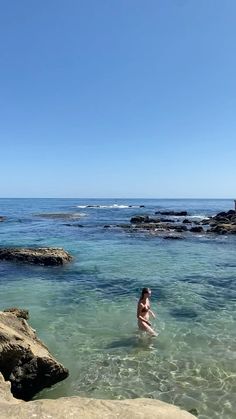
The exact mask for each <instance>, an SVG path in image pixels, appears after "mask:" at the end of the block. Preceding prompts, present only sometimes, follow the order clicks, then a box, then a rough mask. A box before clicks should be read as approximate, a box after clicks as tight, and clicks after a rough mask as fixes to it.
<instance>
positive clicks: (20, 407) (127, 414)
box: [0, 374, 195, 419]
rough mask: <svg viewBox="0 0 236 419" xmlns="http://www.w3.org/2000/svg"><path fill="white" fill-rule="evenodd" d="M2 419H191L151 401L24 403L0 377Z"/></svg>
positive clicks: (67, 399)
mask: <svg viewBox="0 0 236 419" xmlns="http://www.w3.org/2000/svg"><path fill="white" fill-rule="evenodd" d="M0 414H1V419H16V418H17V419H29V418H34V419H44V418H45V419H46V418H51V419H78V418H79V419H117V418H120V419H194V418H195V416H193V415H192V414H191V413H188V412H186V411H184V410H181V409H180V408H179V407H176V406H173V405H171V404H167V403H164V402H161V401H159V400H151V399H134V400H95V399H87V398H81V397H61V398H59V399H56V400H35V401H31V402H28V403H25V402H23V401H20V400H16V399H14V398H13V397H12V395H11V393H10V388H9V383H7V382H5V381H4V379H3V377H2V375H1V374H0Z"/></svg>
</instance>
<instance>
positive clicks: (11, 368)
mask: <svg viewBox="0 0 236 419" xmlns="http://www.w3.org/2000/svg"><path fill="white" fill-rule="evenodd" d="M14 310H15V311H16V310H18V309H15V308H14ZM24 312H25V310H23V311H22V310H18V314H20V313H21V314H22V313H24ZM0 372H1V373H2V374H3V376H4V378H5V380H9V381H10V382H11V391H12V394H13V395H14V396H15V397H17V398H20V399H23V400H30V399H31V398H32V397H33V396H34V395H35V394H36V393H37V392H39V391H41V390H42V389H43V388H45V387H50V386H52V385H53V384H55V383H57V382H58V381H61V380H64V379H65V378H66V377H67V376H68V374H69V372H68V370H67V369H66V368H64V367H63V365H61V364H59V363H58V362H57V361H56V360H55V359H54V358H53V356H52V355H51V354H50V353H49V351H48V349H47V347H46V346H45V345H44V344H43V343H42V342H41V341H40V340H39V339H38V338H37V336H36V334H35V331H34V330H33V329H32V328H31V327H30V326H29V325H28V323H27V322H26V320H25V319H24V318H22V316H21V317H19V315H18V316H17V314H14V312H0ZM17 416H18V415H17ZM1 417H2V416H1Z"/></svg>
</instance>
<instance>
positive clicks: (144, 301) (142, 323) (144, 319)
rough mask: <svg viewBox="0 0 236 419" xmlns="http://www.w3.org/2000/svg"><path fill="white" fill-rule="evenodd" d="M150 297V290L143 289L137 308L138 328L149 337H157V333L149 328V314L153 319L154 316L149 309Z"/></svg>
mask: <svg viewBox="0 0 236 419" xmlns="http://www.w3.org/2000/svg"><path fill="white" fill-rule="evenodd" d="M150 297H151V290H150V288H143V289H142V292H141V296H140V298H139V302H138V307H137V318H138V327H139V329H140V330H143V331H145V332H148V333H149V334H150V335H151V336H157V333H156V332H154V330H153V329H152V327H151V323H150V322H149V314H151V316H152V317H153V318H154V319H155V317H156V316H155V314H154V313H153V311H152V310H151V308H150V301H149V298H150Z"/></svg>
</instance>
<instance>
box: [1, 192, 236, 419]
mask: <svg viewBox="0 0 236 419" xmlns="http://www.w3.org/2000/svg"><path fill="white" fill-rule="evenodd" d="M87 205H100V207H89V208H88V207H86V206H87ZM130 205H131V206H132V207H129V206H130ZM140 205H145V208H139V206H140ZM232 207H233V201H232V200H144V199H139V200H129V199H127V200H124V199H122V200H80V199H32V200H31V199H0V215H6V216H7V217H8V218H7V221H5V222H3V223H0V245H1V246H40V247H41V246H56V247H63V248H64V249H65V250H68V251H69V252H70V253H71V254H72V255H73V256H74V260H73V262H72V263H71V264H69V265H66V266H65V267H51V268H48V267H42V266H27V265H21V264H18V265H17V264H12V263H7V262H1V263H0V292H1V308H5V307H7V306H19V307H25V308H28V309H29V310H30V315H31V317H30V323H31V325H32V327H34V328H36V329H37V332H38V335H39V337H40V338H41V339H42V340H43V341H44V342H45V343H46V344H47V345H48V347H49V349H50V351H51V352H52V353H53V354H54V355H55V356H56V357H57V359H58V360H60V361H61V362H62V363H63V364H64V365H65V366H66V367H68V368H69V370H70V377H69V378H68V379H67V380H65V381H63V382H62V383H58V384H57V385H56V386H54V387H53V388H51V389H47V390H44V391H43V392H42V393H41V394H39V395H38V397H49V398H55V397H58V396H62V395H80V396H88V397H97V398H117V399H122V398H135V397H151V398H157V399H160V400H163V401H166V402H170V403H174V404H176V405H179V406H181V407H183V408H185V409H187V410H189V409H193V408H196V409H197V411H198V412H199V418H201V419H206V418H208V419H214V418H222V419H232V418H235V413H234V412H235V411H236V401H235V393H236V362H235V361H236V327H235V326H236V311H235V308H236V307H235V306H236V282H235V277H236V259H235V246H236V238H235V237H233V236H231V237H230V236H228V237H227V236H205V235H202V234H197V235H190V234H189V235H187V236H186V238H185V239H184V240H180V241H170V240H163V239H161V238H158V237H155V236H152V235H150V234H148V233H140V232H138V233H131V232H127V231H124V230H123V229H121V228H118V227H114V228H109V229H106V228H104V225H108V224H109V225H113V226H116V225H117V224H121V223H128V222H129V220H130V218H131V217H132V216H133V215H136V214H149V215H152V214H154V212H155V211H157V210H159V209H171V210H172V209H174V210H188V211H189V213H190V214H191V216H195V217H199V219H200V217H205V216H209V215H213V214H215V213H217V212H219V211H222V210H228V209H231V208H232ZM42 213H43V214H47V213H63V214H66V215H64V216H62V218H56V219H51V218H47V217H42V216H41V215H40V214H42ZM68 216H70V217H69V218H68ZM68 224H70V225H68ZM78 224H79V225H81V226H83V227H80V226H78ZM143 286H149V287H151V288H152V291H153V295H152V309H153V311H155V312H156V314H157V318H156V319H155V320H154V321H153V326H154V328H155V329H156V330H157V331H158V333H159V335H158V337H157V338H156V339H151V338H148V337H145V336H144V337H142V336H140V335H139V333H138V331H137V325H136V304H137V299H138V297H139V292H140V289H141V288H142V287H143Z"/></svg>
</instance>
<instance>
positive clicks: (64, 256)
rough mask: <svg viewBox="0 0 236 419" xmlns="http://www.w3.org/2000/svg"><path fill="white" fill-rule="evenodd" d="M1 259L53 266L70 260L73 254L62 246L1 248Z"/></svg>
mask: <svg viewBox="0 0 236 419" xmlns="http://www.w3.org/2000/svg"><path fill="white" fill-rule="evenodd" d="M0 260H9V261H17V262H27V263H31V264H38V265H47V266H53V265H63V264H64V263H66V262H70V261H71V260H72V256H71V255H70V254H69V253H68V252H66V251H65V250H63V249H60V248H48V247H42V248H2V249H1V248H0Z"/></svg>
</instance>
